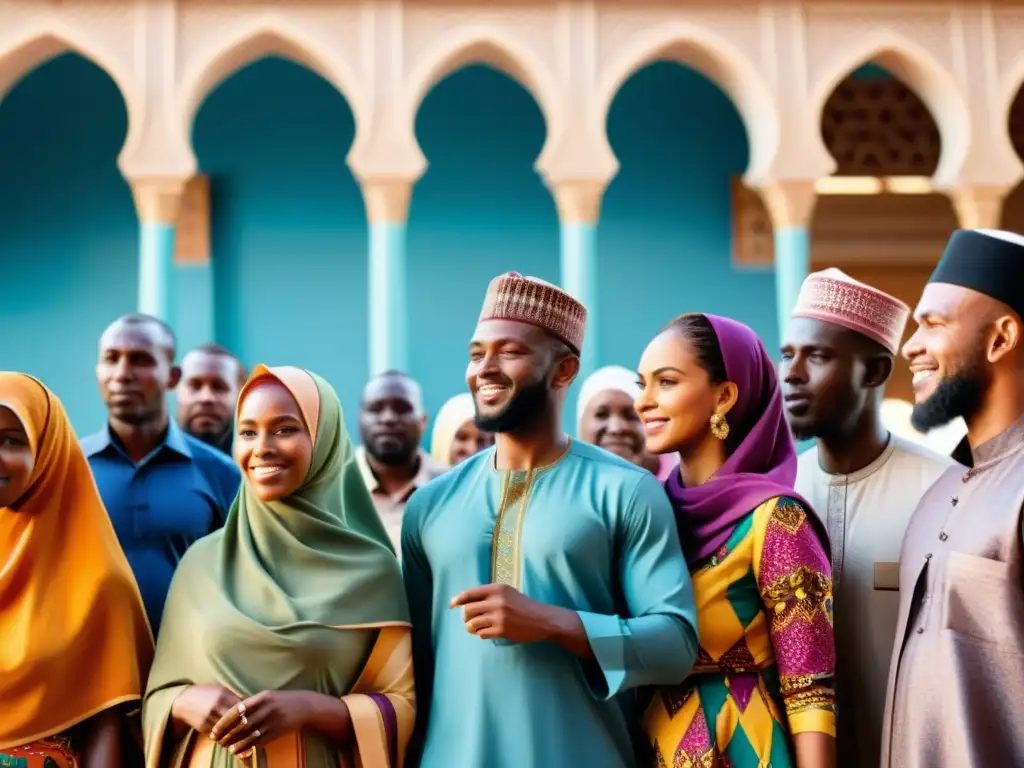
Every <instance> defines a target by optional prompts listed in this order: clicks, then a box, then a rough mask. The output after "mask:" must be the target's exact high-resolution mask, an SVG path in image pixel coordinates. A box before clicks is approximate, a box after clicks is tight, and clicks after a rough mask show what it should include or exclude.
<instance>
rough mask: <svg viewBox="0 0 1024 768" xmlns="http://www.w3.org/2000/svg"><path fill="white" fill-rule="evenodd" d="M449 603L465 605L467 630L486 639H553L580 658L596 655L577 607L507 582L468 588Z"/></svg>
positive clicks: (464, 618)
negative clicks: (536, 597)
mask: <svg viewBox="0 0 1024 768" xmlns="http://www.w3.org/2000/svg"><path fill="white" fill-rule="evenodd" d="M450 605H451V607H452V608H460V607H461V608H462V620H463V621H464V622H465V623H466V631H467V632H469V633H470V634H472V635H476V636H477V637H479V638H481V639H483V640H496V639H498V638H501V639H503V640H508V641H509V642H511V643H542V642H545V641H551V642H554V643H557V644H558V645H561V646H562V647H563V648H565V649H566V650H567V651H569V652H570V653H572V654H573V655H575V656H578V657H580V658H581V659H590V658H593V651H592V650H591V648H590V642H589V640H588V639H587V633H586V630H585V629H584V627H583V622H582V621H581V620H580V617H579V616H578V615H577V614H576V612H575V611H570V610H569V609H567V608H559V607H558V606H554V605H548V604H547V603H541V602H538V601H536V600H533V599H531V598H529V597H527V596H526V595H524V594H523V593H522V592H519V591H518V590H516V589H513V588H512V587H510V586H507V585H505V584H485V585H484V586H482V587H473V588H472V589H467V590H466V591H465V592H463V593H462V594H460V595H458V596H456V597H455V598H453V599H452V601H451V604H450Z"/></svg>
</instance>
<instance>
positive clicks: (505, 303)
mask: <svg viewBox="0 0 1024 768" xmlns="http://www.w3.org/2000/svg"><path fill="white" fill-rule="evenodd" d="M480 320H481V321H483V320H517V321H519V322H521V323H529V324H530V325H535V326H537V327H538V328H543V329H544V330H545V331H547V332H548V333H550V334H551V335H553V336H555V337H557V338H559V339H561V340H562V341H564V342H565V343H566V344H568V345H569V347H570V348H571V349H572V351H573V352H575V353H576V354H577V355H578V354H579V353H580V350H581V349H583V334H584V331H585V330H586V327H587V308H586V307H584V306H583V304H581V303H580V302H579V301H577V300H576V299H574V298H573V297H572V296H570V295H569V294H568V293H566V292H565V291H563V290H562V289H561V288H559V287H558V286H556V285H552V284H551V283H548V282H546V281H544V280H540V279H538V278H536V277H524V276H523V275H520V274H518V273H517V272H506V273H505V274H504V275H499V276H498V277H496V278H494V279H493V280H491V284H490V285H489V286H487V296H485V297H484V306H483V309H482V310H480Z"/></svg>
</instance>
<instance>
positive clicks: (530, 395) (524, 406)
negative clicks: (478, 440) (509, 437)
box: [473, 376, 548, 434]
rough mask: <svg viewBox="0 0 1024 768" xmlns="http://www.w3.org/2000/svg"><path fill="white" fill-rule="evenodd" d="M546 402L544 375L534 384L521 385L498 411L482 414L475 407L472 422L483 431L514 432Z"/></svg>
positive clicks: (541, 408)
mask: <svg viewBox="0 0 1024 768" xmlns="http://www.w3.org/2000/svg"><path fill="white" fill-rule="evenodd" d="M547 402H548V381H547V377H546V376H544V377H542V378H541V379H540V381H538V382H537V383H536V384H531V385H529V386H527V387H522V388H521V389H520V390H519V392H517V393H516V394H515V395H514V396H513V397H512V399H511V400H509V402H508V405H506V406H505V407H504V408H502V409H501V410H500V411H499V412H498V413H495V414H492V415H490V416H483V415H481V414H480V409H479V408H477V411H476V415H475V416H474V417H473V422H474V423H475V424H476V426H477V429H480V430H483V431H484V432H494V433H495V434H502V433H504V432H515V431H517V430H519V429H522V428H523V427H524V426H526V425H527V424H529V423H530V422H532V421H533V420H534V419H536V418H537V415H538V414H539V413H540V412H541V411H542V410H543V409H544V407H545V406H546V405H547Z"/></svg>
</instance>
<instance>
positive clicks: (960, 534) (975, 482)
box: [882, 230, 1024, 768]
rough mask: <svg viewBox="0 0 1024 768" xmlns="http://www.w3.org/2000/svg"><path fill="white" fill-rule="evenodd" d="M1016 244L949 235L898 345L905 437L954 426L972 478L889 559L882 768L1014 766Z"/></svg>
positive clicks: (1021, 613) (1019, 268)
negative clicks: (891, 640)
mask: <svg viewBox="0 0 1024 768" xmlns="http://www.w3.org/2000/svg"><path fill="white" fill-rule="evenodd" d="M1022 316H1024V237H1021V236H1020V235H1017V234H1013V233H1010V232H1001V231H996V230H960V231H958V232H955V233H954V234H953V236H952V238H951V239H950V241H949V245H948V246H947V247H946V251H945V253H944V254H943V255H942V259H941V260H940V261H939V264H938V266H937V267H936V268H935V271H934V272H933V273H932V276H931V279H930V280H929V282H928V285H927V286H925V289H924V292H923V294H922V295H921V300H920V302H919V303H918V305H917V309H916V311H915V313H914V317H915V319H916V320H917V330H916V332H915V333H914V335H913V336H912V337H911V338H910V340H909V341H907V343H906V344H905V345H904V347H903V354H904V356H905V357H906V358H907V359H908V360H909V361H910V368H911V370H912V371H913V372H914V401H915V405H914V413H913V421H912V423H913V424H914V426H915V427H917V428H918V429H922V430H927V429H929V428H933V427H937V426H940V425H942V424H946V423H948V422H949V421H951V420H953V419H955V418H956V417H958V416H960V417H962V418H963V419H964V421H965V422H966V423H967V439H968V441H969V443H970V446H971V453H972V455H973V459H974V466H973V468H972V469H969V470H964V469H963V468H960V467H957V468H951V469H949V470H947V472H946V473H945V474H944V475H943V476H942V477H941V478H940V479H939V481H938V482H937V483H936V484H935V485H934V486H932V488H931V489H930V490H929V491H928V493H926V494H925V496H924V498H923V499H921V503H920V504H919V505H918V508H917V510H916V511H915V512H914V516H913V519H912V520H911V522H910V526H909V528H908V529H907V535H906V538H905V539H904V544H903V552H902V556H901V558H900V610H899V623H898V625H897V629H896V643H895V649H894V651H893V657H892V658H893V661H892V669H891V671H890V674H889V685H888V696H887V698H886V716H885V726H886V732H885V735H884V736H883V740H882V766H883V768H954V766H956V767H957V768H959V767H960V766H979V767H980V766H990V765H993V766H994V765H1006V766H1010V765H1015V766H1016V765H1024V719H1021V717H1020V702H1021V699H1022V698H1024V682H1022V676H1021V669H1022V660H1024V577H1022V574H1024V545H1022V540H1021V538H1022V537H1021V507H1022V504H1024V320H1022Z"/></svg>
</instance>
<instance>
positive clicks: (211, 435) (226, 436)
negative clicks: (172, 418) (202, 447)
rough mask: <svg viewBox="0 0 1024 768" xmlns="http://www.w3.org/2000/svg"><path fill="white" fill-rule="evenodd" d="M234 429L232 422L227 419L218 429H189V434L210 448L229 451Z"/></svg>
mask: <svg viewBox="0 0 1024 768" xmlns="http://www.w3.org/2000/svg"><path fill="white" fill-rule="evenodd" d="M234 431H235V425H234V422H231V421H229V422H228V423H227V424H225V425H224V426H222V427H221V428H220V429H218V430H216V431H213V432H194V431H191V430H190V431H189V434H190V435H192V437H194V438H195V439H196V440H199V441H200V442H203V443H206V444H207V445H209V446H210V447H211V448H226V449H227V450H228V451H230V450H231V442H232V437H233V436H234Z"/></svg>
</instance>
